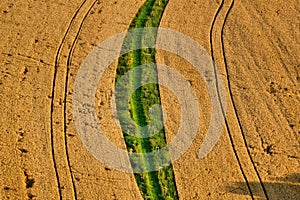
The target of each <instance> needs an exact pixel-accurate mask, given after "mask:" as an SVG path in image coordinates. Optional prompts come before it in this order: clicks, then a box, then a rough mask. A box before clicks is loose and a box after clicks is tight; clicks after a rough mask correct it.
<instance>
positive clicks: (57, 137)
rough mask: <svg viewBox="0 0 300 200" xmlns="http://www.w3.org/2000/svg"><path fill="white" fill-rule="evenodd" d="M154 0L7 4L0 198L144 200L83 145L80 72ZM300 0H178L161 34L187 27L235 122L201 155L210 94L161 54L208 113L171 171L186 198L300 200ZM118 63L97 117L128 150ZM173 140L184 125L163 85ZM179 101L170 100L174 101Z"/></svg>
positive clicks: (0, 81)
mask: <svg viewBox="0 0 300 200" xmlns="http://www.w3.org/2000/svg"><path fill="white" fill-rule="evenodd" d="M144 2H145V0H139V1H133V0H130V1H128V0H126V1H125V0H118V1H108V2H107V1H106V2H103V1H95V0H76V1H72V2H68V3H66V2H65V1H39V2H37V1H22V0H17V1H8V0H5V1H1V2H0V12H1V13H0V26H1V27H2V29H1V30H0V37H1V42H0V59H1V66H0V70H1V71H0V98H1V102H0V105H1V111H0V116H1V119H0V133H1V134H0V158H1V159H0V161H1V163H0V199H141V195H140V193H139V190H138V187H137V185H136V183H135V179H134V176H133V175H132V174H126V173H123V172H119V171H116V170H114V169H110V168H109V167H107V166H105V165H103V164H101V163H100V162H99V161H98V160H96V159H95V158H94V157H93V156H92V155H91V154H90V153H89V152H88V151H87V150H86V149H85V148H84V146H83V145H82V143H81V140H80V138H79V136H78V134H77V132H76V129H75V127H74V123H73V116H72V104H71V102H72V91H73V84H74V80H75V77H76V73H77V70H78V69H79V67H80V65H81V63H82V62H83V60H84V59H85V58H86V56H87V55H88V54H89V53H90V52H91V51H92V49H93V48H94V47H95V46H97V45H98V44H99V43H101V42H102V41H104V40H105V39H107V38H108V37H111V36H113V35H114V34H116V33H119V32H121V31H125V30H126V29H127V28H128V26H129V24H130V22H131V20H132V18H133V17H134V16H135V14H136V12H137V11H138V9H139V8H140V6H141V5H142V4H143V3H144ZM299 3H300V2H299V1H293V2H288V3H287V2H285V1H282V0H280V1H276V2H274V1H273V2H271V3H270V2H268V1H263V2H253V1H248V0H246V1H240V0H217V1H189V2H187V1H184V0H176V1H170V2H169V4H168V5H167V8H166V10H165V12H164V15H163V18H162V22H161V27H164V28H171V29H174V30H177V31H180V32H182V33H184V34H186V35H188V36H190V37H191V38H193V39H194V40H196V41H197V42H198V43H199V44H200V45H201V46H203V47H204V48H205V49H206V50H207V52H209V53H210V54H211V56H212V59H213V60H214V61H215V63H216V66H215V67H217V68H218V70H219V71H220V73H221V76H222V80H223V81H224V83H225V85H226V91H227V97H226V98H227V103H228V105H227V109H226V124H225V126H224V130H223V131H222V134H221V137H220V140H219V141H218V143H217V145H216V147H215V148H214V149H213V151H212V152H211V153H210V154H209V155H208V156H207V157H205V158H204V159H202V160H199V159H198V157H197V155H198V152H199V148H200V146H201V143H202V141H203V138H204V136H205V134H206V130H207V128H208V125H209V119H210V109H211V105H210V104H209V102H210V101H209V95H208V93H207V91H206V90H205V82H204V81H203V77H201V76H200V75H197V74H195V72H194V70H193V66H191V65H190V64H189V63H188V62H186V61H185V60H183V59H181V58H179V57H178V56H176V55H173V54H171V53H168V52H164V51H158V55H157V61H158V63H164V64H166V65H168V66H171V67H172V68H174V69H176V70H178V71H179V72H180V73H181V74H182V75H183V76H184V77H185V78H186V79H187V80H189V82H190V83H191V85H192V87H193V88H194V89H195V92H196V94H197V97H198V99H199V104H200V107H201V116H200V121H201V124H200V128H199V131H198V135H197V137H196V139H195V140H194V142H193V144H192V145H191V147H190V148H189V149H188V151H187V152H186V153H185V154H184V155H183V156H182V157H181V158H180V159H178V160H177V161H176V162H175V163H174V164H173V167H174V173H175V179H176V184H177V189H178V193H179V197H180V199H270V200H273V199H280V200H281V199H299V194H300V170H299V169H300V154H299V152H300V109H299V106H298V105H299V101H300V65H299V57H300V55H299V49H300V45H299V44H300V42H299V38H300V31H299V30H300V29H299V27H300V24H299V21H300V20H299V16H300V11H299V9H298V8H299ZM115 69H116V63H114V64H112V65H111V66H110V67H109V68H108V69H107V71H106V72H105V74H104V76H103V78H102V79H101V81H100V82H99V87H98V88H99V89H98V91H97V94H96V102H95V103H96V105H99V107H98V108H97V109H98V110H97V116H98V119H99V122H100V123H101V125H102V128H103V130H104V131H105V132H106V133H107V137H108V138H109V139H110V140H111V141H112V142H113V143H115V144H116V145H118V146H119V147H120V148H123V149H125V144H124V139H123V137H122V133H121V131H120V130H119V128H118V126H117V124H116V122H115V121H114V118H113V113H112V111H111V109H110V100H111V95H112V91H113V87H114V78H115ZM160 89H161V98H162V104H163V106H164V107H165V109H166V111H167V113H168V114H169V116H168V118H167V123H166V134H167V139H168V141H170V140H171V139H172V138H173V137H174V134H175V133H176V130H177V129H178V124H179V123H180V121H179V119H180V112H179V104H178V101H177V100H176V97H175V95H174V94H172V93H171V92H170V91H169V90H168V89H166V88H163V87H161V88H160ZM170 102H173V103H170Z"/></svg>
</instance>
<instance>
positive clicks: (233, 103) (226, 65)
mask: <svg viewBox="0 0 300 200" xmlns="http://www.w3.org/2000/svg"><path fill="white" fill-rule="evenodd" d="M233 6H234V0H232V3H231V5H230V8H229V10H228V12H227V13H226V16H225V19H224V23H223V25H222V29H221V43H222V54H223V59H224V64H225V69H226V75H227V76H226V77H227V84H228V89H229V94H230V100H231V102H232V105H233V109H234V113H235V115H236V118H237V121H238V125H239V129H240V131H241V133H242V137H243V141H244V145H245V147H246V149H247V154H248V156H249V158H250V160H251V163H252V165H253V168H254V171H255V173H256V175H257V177H258V179H259V182H260V185H261V187H262V189H263V192H264V194H265V197H266V199H267V200H269V197H268V193H267V191H266V188H265V186H264V184H263V182H262V179H261V177H260V175H259V172H258V170H257V168H256V167H255V164H254V161H253V158H252V156H251V153H250V151H249V147H248V143H247V140H246V136H245V132H244V130H243V128H242V123H241V120H240V117H239V115H238V112H237V108H236V104H235V101H234V99H233V93H232V89H231V84H230V79H229V70H228V63H227V59H226V53H225V45H224V27H225V24H226V21H227V19H228V16H229V13H230V11H231V10H232V8H233Z"/></svg>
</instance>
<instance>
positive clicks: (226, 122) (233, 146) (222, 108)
mask: <svg viewBox="0 0 300 200" xmlns="http://www.w3.org/2000/svg"><path fill="white" fill-rule="evenodd" d="M233 4H234V0H232V3H231V5H230V7H229V9H228V10H227V12H226V16H225V19H224V22H223V26H222V27H224V25H225V21H226V18H227V17H228V15H229V13H230V11H231V9H232V7H233ZM223 6H224V0H222V2H221V5H220V6H219V8H218V10H217V12H216V14H215V16H214V19H213V22H212V25H211V29H210V50H211V57H212V61H213V67H214V75H215V80H216V90H217V93H218V100H219V103H220V107H221V110H222V114H223V117H224V121H225V125H226V129H227V133H228V136H229V139H230V143H231V146H232V149H233V152H234V155H235V157H236V160H237V162H238V165H239V168H240V170H241V173H242V175H243V178H244V180H245V182H246V185H247V188H248V190H249V192H250V196H251V198H252V199H253V200H254V196H253V192H252V190H251V187H250V184H249V181H248V179H247V176H246V174H245V172H244V170H243V167H242V164H241V161H240V158H239V156H238V154H237V150H236V148H235V145H234V142H233V138H232V134H231V131H230V128H229V123H228V120H227V118H226V113H225V110H224V107H223V105H222V100H221V96H220V90H219V82H218V77H217V72H216V64H215V56H214V47H213V29H214V26H215V22H216V19H217V17H218V15H219V14H220V12H221V10H222V8H223ZM222 46H223V44H222ZM223 56H224V55H223ZM224 58H225V57H224ZM247 150H248V148H247Z"/></svg>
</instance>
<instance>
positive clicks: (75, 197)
mask: <svg viewBox="0 0 300 200" xmlns="http://www.w3.org/2000/svg"><path fill="white" fill-rule="evenodd" d="M97 1H98V0H95V1H94V3H93V4H92V5H91V7H90V8H89V10H88V11H87V13H86V14H85V15H84V17H83V19H82V21H81V22H80V26H79V29H78V32H77V33H76V36H75V39H74V41H73V43H72V46H71V48H70V51H69V54H68V59H67V69H66V76H65V91H64V101H63V104H64V140H65V148H66V152H65V153H66V157H67V163H68V168H69V172H70V175H71V180H72V186H73V193H74V199H75V200H77V190H76V185H75V181H74V176H73V172H72V169H71V162H70V156H69V151H68V141H67V92H68V82H69V70H70V69H69V67H70V66H71V57H72V54H73V51H74V47H75V45H76V43H77V40H78V37H79V34H80V32H81V30H82V27H83V24H84V21H85V20H86V18H87V16H88V15H89V14H90V11H91V10H92V8H93V7H94V5H95V4H96V2H97Z"/></svg>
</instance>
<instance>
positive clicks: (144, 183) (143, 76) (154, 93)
mask: <svg viewBox="0 0 300 200" xmlns="http://www.w3.org/2000/svg"><path fill="white" fill-rule="evenodd" d="M167 3H168V0H148V1H146V2H145V3H144V5H143V6H142V7H141V8H140V10H139V12H138V13H137V15H136V16H135V18H134V19H133V20H132V23H131V24H130V27H129V30H131V29H134V28H144V27H158V26H159V23H160V19H161V17H162V14H163V11H164V9H165V7H166V5H167ZM149 36H150V38H149ZM151 39H152V42H153V41H154V42H155V41H156V32H155V31H153V32H151V33H150V34H149V35H148V38H145V35H143V34H128V35H127V37H126V38H125V40H124V43H123V47H122V51H126V49H128V48H129V49H137V50H132V51H129V52H128V53H126V54H124V55H122V56H121V57H120V58H119V62H118V68H117V76H116V82H118V80H120V78H121V77H122V76H123V75H124V74H126V72H128V71H129V70H130V69H133V68H135V67H138V66H140V65H144V66H143V67H142V68H139V69H137V68H136V69H137V70H133V72H132V73H131V74H130V75H129V81H128V82H127V84H123V85H122V86H120V87H118V88H116V104H117V113H118V118H119V120H120V122H121V127H122V132H123V135H124V138H125V142H126V146H127V149H128V151H129V152H134V153H140V155H141V157H140V158H139V159H137V158H134V157H132V156H130V155H131V154H130V153H129V156H130V159H131V163H132V166H133V167H141V168H143V169H147V168H148V167H149V166H150V165H153V166H155V165H157V164H158V163H155V162H157V160H155V161H150V160H147V158H145V157H144V156H143V154H144V153H147V152H153V151H156V150H157V149H160V148H162V147H164V146H166V140H165V134H164V130H163V129H162V130H154V131H155V133H156V134H155V135H153V136H151V137H149V138H143V137H142V136H143V134H145V133H144V132H146V133H149V132H152V131H153V130H149V126H147V125H148V124H149V122H150V116H149V109H150V108H151V107H152V106H153V105H155V104H159V105H160V96H159V88H158V85H157V84H145V83H146V80H149V79H150V80H152V82H154V83H155V82H157V70H156V65H155V63H156V62H155V49H151V48H145V46H146V45H145V42H149V40H151ZM136 47H141V48H136ZM122 51H121V52H122ZM140 69H141V70H140ZM141 85H142V86H141ZM139 86H141V87H139ZM135 88H138V89H137V90H136V91H133V90H134V89H135ZM128 94H129V95H131V94H132V96H131V97H130V99H126V98H125V99H124V96H128ZM128 101H129V103H128ZM130 117H131V119H132V120H133V121H134V122H135V124H131V123H130V122H129V121H130V119H129V118H130ZM151 120H154V122H152V124H154V125H157V124H159V123H162V121H163V119H162V113H161V111H160V116H157V117H155V118H154V119H151ZM154 127H157V126H154ZM130 133H131V134H130ZM166 159H168V158H166ZM150 168H151V167H150ZM135 178H136V181H137V184H138V186H139V189H140V191H141V193H142V196H143V198H144V199H178V195H177V190H176V185H175V179H174V173H173V169H172V165H169V166H165V167H163V168H161V169H159V170H158V171H153V172H146V173H135Z"/></svg>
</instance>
